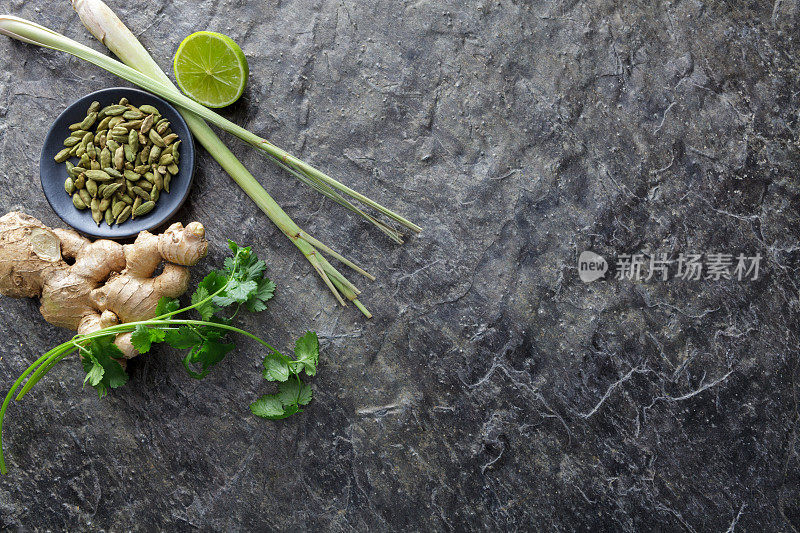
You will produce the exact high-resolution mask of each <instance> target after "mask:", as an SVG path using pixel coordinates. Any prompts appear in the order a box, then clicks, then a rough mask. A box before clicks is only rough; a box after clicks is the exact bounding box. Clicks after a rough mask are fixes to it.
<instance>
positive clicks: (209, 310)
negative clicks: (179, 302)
mask: <svg viewBox="0 0 800 533" xmlns="http://www.w3.org/2000/svg"><path fill="white" fill-rule="evenodd" d="M209 296H211V295H210V294H209V293H208V289H206V288H205V287H203V286H199V287H197V290H196V291H194V294H192V305H197V304H198V303H200V302H202V301H203V300H205V299H206V298H208V297H209ZM195 309H196V310H197V312H198V313H200V318H202V319H203V320H208V319H209V318H211V315H213V314H214V304H213V303H212V302H211V300H209V301H207V302H204V303H203V304H201V305H198V306H197V307H195Z"/></svg>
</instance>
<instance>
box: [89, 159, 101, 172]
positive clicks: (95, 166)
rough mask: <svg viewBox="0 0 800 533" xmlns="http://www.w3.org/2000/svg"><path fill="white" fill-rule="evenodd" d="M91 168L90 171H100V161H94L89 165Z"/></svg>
mask: <svg viewBox="0 0 800 533" xmlns="http://www.w3.org/2000/svg"><path fill="white" fill-rule="evenodd" d="M89 165H90V168H89V170H100V162H99V161H92V162H91V163H89Z"/></svg>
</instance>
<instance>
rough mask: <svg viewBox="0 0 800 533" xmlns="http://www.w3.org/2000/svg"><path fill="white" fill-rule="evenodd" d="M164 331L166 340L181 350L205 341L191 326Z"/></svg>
mask: <svg viewBox="0 0 800 533" xmlns="http://www.w3.org/2000/svg"><path fill="white" fill-rule="evenodd" d="M164 333H165V335H164V342H166V343H167V344H169V345H170V346H172V347H173V348H177V349H179V350H185V349H187V348H191V347H193V346H195V345H197V344H200V343H201V342H203V339H202V338H201V337H200V335H198V334H197V333H195V332H194V331H193V330H192V328H190V327H189V326H181V327H179V328H178V329H169V330H167V331H165V332H164Z"/></svg>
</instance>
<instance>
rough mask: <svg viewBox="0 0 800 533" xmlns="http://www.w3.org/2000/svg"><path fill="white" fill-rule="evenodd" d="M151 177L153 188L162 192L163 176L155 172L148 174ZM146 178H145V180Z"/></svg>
mask: <svg viewBox="0 0 800 533" xmlns="http://www.w3.org/2000/svg"><path fill="white" fill-rule="evenodd" d="M150 175H151V176H153V186H154V187H155V188H156V189H158V190H159V191H163V190H164V176H162V175H161V174H159V173H158V172H156V173H155V174H153V173H150ZM146 177H147V176H145V178H146Z"/></svg>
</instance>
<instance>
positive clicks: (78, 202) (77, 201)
mask: <svg viewBox="0 0 800 533" xmlns="http://www.w3.org/2000/svg"><path fill="white" fill-rule="evenodd" d="M72 205H74V206H75V208H77V209H80V210H81V211H83V210H84V209H86V207H87V206H86V204H85V203H84V202H83V200H82V199H81V196H80V195H79V194H73V195H72Z"/></svg>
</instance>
